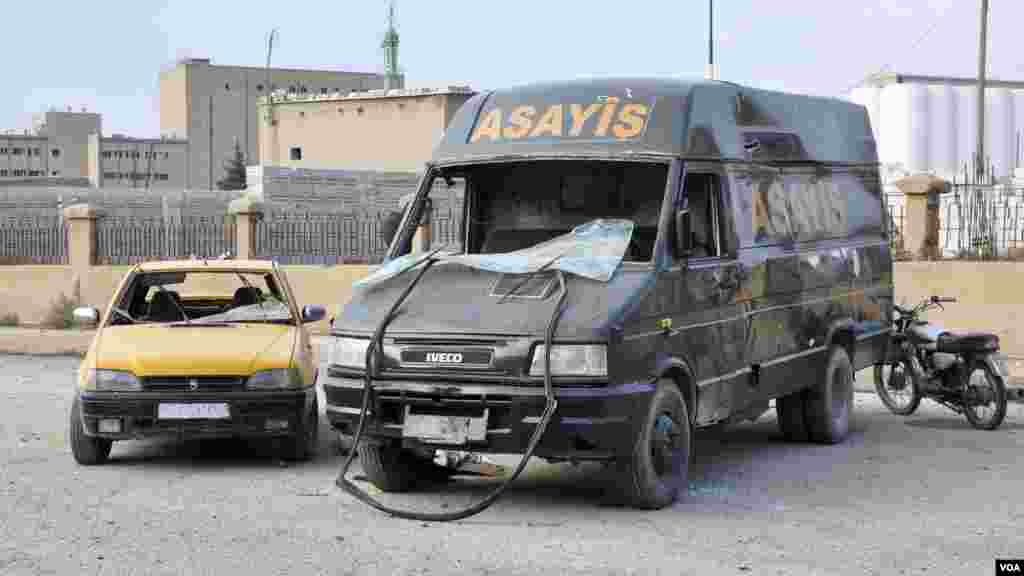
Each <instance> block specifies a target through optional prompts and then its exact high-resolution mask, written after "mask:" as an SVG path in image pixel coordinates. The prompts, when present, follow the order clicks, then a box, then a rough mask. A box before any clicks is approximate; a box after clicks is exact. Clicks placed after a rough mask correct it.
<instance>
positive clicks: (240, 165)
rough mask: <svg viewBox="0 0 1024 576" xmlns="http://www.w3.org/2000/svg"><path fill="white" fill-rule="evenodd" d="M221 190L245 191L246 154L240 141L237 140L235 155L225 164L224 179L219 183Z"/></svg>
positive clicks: (218, 186)
mask: <svg viewBox="0 0 1024 576" xmlns="http://www.w3.org/2000/svg"><path fill="white" fill-rule="evenodd" d="M217 188H219V189H220V190H245V188H246V182H245V154H243V153H242V146H241V145H239V143H238V139H237V138H236V139H235V153H234V156H233V157H232V158H229V159H228V160H227V161H225V162H224V178H223V179H221V180H219V181H218V182H217Z"/></svg>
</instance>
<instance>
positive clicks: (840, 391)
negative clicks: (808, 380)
mask: <svg viewBox="0 0 1024 576" xmlns="http://www.w3.org/2000/svg"><path fill="white" fill-rule="evenodd" d="M853 378H854V374H853V363H852V362H851V361H850V355H849V353H848V352H847V351H846V349H845V348H843V347H842V346H832V347H831V348H830V349H829V352H828V360H827V361H826V363H825V373H824V374H823V375H822V377H821V378H820V379H819V380H818V382H817V383H816V384H815V385H814V386H812V387H811V388H810V389H809V390H807V397H806V400H805V402H804V419H805V420H806V422H807V432H808V435H809V436H810V439H811V441H812V442H817V443H819V444H838V443H840V442H842V441H843V440H844V439H845V438H846V435H847V434H848V433H849V431H850V418H851V415H852V413H853Z"/></svg>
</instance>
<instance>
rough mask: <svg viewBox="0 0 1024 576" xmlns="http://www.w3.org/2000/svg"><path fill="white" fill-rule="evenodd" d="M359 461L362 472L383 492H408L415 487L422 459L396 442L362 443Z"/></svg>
mask: <svg viewBox="0 0 1024 576" xmlns="http://www.w3.org/2000/svg"><path fill="white" fill-rule="evenodd" d="M358 450H359V463H360V465H362V467H363V474H365V475H366V479H367V480H369V481H370V484H373V485H374V486H376V487H377V488H378V489H380V490H381V491H384V492H408V491H409V490H412V489H413V488H415V487H416V483H417V476H418V472H420V470H421V469H422V466H423V461H422V459H421V458H418V457H417V456H416V455H415V454H413V453H412V452H410V451H409V450H405V449H403V448H402V447H401V446H400V445H398V444H373V443H369V442H364V443H362V444H361V445H360V446H359V448H358Z"/></svg>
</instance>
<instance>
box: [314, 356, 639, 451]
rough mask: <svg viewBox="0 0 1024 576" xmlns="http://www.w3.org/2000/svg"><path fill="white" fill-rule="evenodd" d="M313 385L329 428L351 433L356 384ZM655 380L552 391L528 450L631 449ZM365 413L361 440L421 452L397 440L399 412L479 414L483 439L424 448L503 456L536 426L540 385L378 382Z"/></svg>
mask: <svg viewBox="0 0 1024 576" xmlns="http://www.w3.org/2000/svg"><path fill="white" fill-rule="evenodd" d="M319 383H320V385H321V386H322V387H323V390H324V395H325V397H326V398H327V405H326V413H327V419H328V420H329V421H330V423H331V426H332V427H333V428H335V429H336V430H339V431H341V432H342V433H344V434H354V433H355V430H356V427H357V426H358V424H359V414H360V409H361V408H362V400H363V381H362V380H361V379H357V378H347V377H339V376H336V375H328V374H327V371H326V370H321V371H320V378H319ZM654 388H655V383H654V382H649V383H632V384H620V385H611V386H561V387H560V386H556V387H555V388H554V393H555V398H556V399H557V400H558V409H557V411H556V412H555V414H554V415H553V416H552V418H551V421H550V423H549V424H548V428H547V430H546V431H545V433H544V436H543V437H542V438H541V440H540V443H539V444H538V446H537V449H536V451H535V455H536V456H540V457H543V458H548V459H552V460H561V459H564V460H610V459H613V458H616V457H619V456H621V455H624V454H628V453H629V451H630V450H631V449H632V439H633V438H635V430H634V427H635V426H637V425H638V423H639V422H642V418H639V417H638V415H641V414H644V413H645V412H646V410H647V407H648V405H649V401H650V398H651V396H652V394H653V393H654ZM373 390H374V395H373V397H372V398H371V405H370V410H369V411H370V414H368V415H367V422H366V428H365V430H364V435H365V436H367V437H369V438H375V439H379V440H388V439H392V440H402V441H403V443H404V444H405V445H407V446H410V447H424V446H428V445H427V444H423V443H422V442H421V441H419V440H418V439H416V438H412V437H404V436H403V421H404V418H405V414H406V409H407V407H410V406H411V407H413V408H414V409H415V410H416V412H417V413H422V414H439V415H465V416H469V417H481V416H482V415H484V414H486V416H487V421H486V438H485V440H482V441H477V442H472V441H471V442H469V443H467V444H458V445H445V444H436V443H431V444H429V447H437V448H450V449H457V450H468V451H474V452H489V453H503V454H522V453H523V452H525V451H526V449H527V447H528V445H529V442H530V437H531V436H532V435H533V433H534V431H535V430H536V427H537V426H538V425H539V423H540V419H541V416H542V414H543V412H544V406H545V404H546V398H545V395H544V387H543V386H535V385H533V386H522V385H494V384H479V383H471V384H467V383H464V382H434V381H412V380H386V381H384V380H381V381H375V382H374V384H373Z"/></svg>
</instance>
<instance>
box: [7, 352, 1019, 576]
mask: <svg viewBox="0 0 1024 576" xmlns="http://www.w3.org/2000/svg"><path fill="white" fill-rule="evenodd" d="M76 366H77V359H75V358H69V357H45V358H39V357H31V356H0V373H2V374H4V377H5V378H4V383H3V385H2V386H0V573H2V574H19V575H20V574H130V573H138V574H143V573H145V574H163V573H166V574H184V573H189V574H231V573H253V574H284V573H302V574H307V573H308V574H314V573H324V574H326V573H330V574H398V573H413V574H415V573H465V574H487V573H495V574H497V573H500V574H540V573H546V574H563V573H564V574H588V575H593V574H613V573H614V574H627V573H636V574H659V573H663V574H697V573H700V574H712V573H725V574H737V573H738V574H991V573H993V559H994V558H996V557H1021V556H1024V534H1022V533H1021V529H1020V526H1021V525H1022V522H1024V504H1021V499H1020V494H1021V487H1022V486H1024V467H1021V465H1020V463H1019V462H1020V461H1021V459H1020V455H1021V450H1022V448H1024V410H1022V406H1020V405H1011V413H1010V415H1009V416H1008V418H1007V422H1006V424H1004V426H1003V428H1001V429H1000V430H997V431H994V432H980V431H975V430H972V429H970V428H969V427H968V426H967V423H966V421H965V420H964V419H963V418H962V417H960V416H957V415H956V414H953V413H951V412H948V411H946V410H945V409H942V408H939V407H937V406H935V405H933V404H930V403H927V402H926V403H925V404H924V405H923V406H922V408H921V410H919V412H918V414H915V415H914V416H912V417H910V418H905V419H904V418H899V417H896V416H893V415H891V414H889V413H887V412H886V411H884V409H883V408H882V407H881V406H880V404H879V403H878V402H877V400H876V399H875V398H874V397H873V396H870V395H866V394H863V395H858V398H857V416H856V420H855V425H854V428H855V431H854V433H853V435H852V437H851V438H850V439H849V441H848V442H847V443H846V444H844V445H841V446H833V447H827V446H813V445H790V444H786V443H783V442H782V441H781V439H780V436H779V434H778V432H777V430H776V427H775V419H774V416H773V414H772V413H769V414H766V415H765V416H763V417H762V419H761V420H759V421H758V422H756V423H752V424H746V425H742V426H738V427H736V428H734V429H731V430H727V431H725V432H721V433H703V434H700V435H699V436H698V440H697V449H698V460H697V465H696V468H695V470H694V472H693V482H692V484H691V490H690V494H689V495H688V496H687V497H686V498H685V499H684V500H683V501H681V502H679V503H678V504H677V505H676V506H675V507H673V508H672V509H668V510H663V511H659V512H639V511H634V510H630V509H623V508H616V507H609V506H604V505H601V504H600V498H599V495H600V486H601V483H600V478H601V476H600V474H599V473H598V472H597V471H596V470H595V469H593V468H590V467H580V468H573V467H571V466H568V465H559V466H552V465H546V464H538V465H536V466H532V467H531V468H529V469H528V471H527V473H526V474H525V477H523V478H521V479H520V480H518V481H517V482H516V483H515V484H514V485H513V487H512V489H511V490H510V492H509V493H508V494H507V496H506V497H505V498H504V499H502V500H500V501H499V502H498V503H497V504H496V505H495V506H494V507H492V508H491V509H489V510H487V511H486V512H484V513H483V514H481V515H479V516H476V517H473V518H471V519H468V520H465V521H463V522H461V523H456V524H444V525H440V524H422V523H419V522H408V521H402V520H396V519H391V518H388V517H386V516H384V515H381V514H379V513H377V512H375V511H373V510H371V509H369V508H367V507H365V506H364V505H362V504H360V503H358V502H356V501H354V500H353V499H352V498H350V497H348V496H347V495H345V494H343V493H341V492H340V491H339V490H338V489H337V488H335V487H334V484H333V481H334V476H335V474H336V472H337V469H338V467H339V465H340V463H341V456H340V455H339V454H338V453H337V451H336V450H333V449H332V448H333V446H332V445H331V444H330V442H329V439H328V437H327V436H328V435H327V434H326V432H327V430H326V429H323V430H322V431H323V432H324V434H323V437H324V442H323V446H322V448H321V455H320V456H319V457H318V458H317V459H316V460H315V461H313V462H311V463H308V464H303V465H297V466H291V467H281V466H280V465H279V464H278V463H277V461H276V460H275V459H274V458H273V457H272V452H270V451H269V449H268V448H269V447H267V446H261V445H254V446H246V445H244V444H239V443H232V442H208V443H201V444H199V443H192V444H171V443H165V442H159V443H158V442H130V443H122V444H117V445H115V447H114V452H113V461H112V462H111V463H110V464H108V465H106V466H102V467H93V468H85V467H79V466H77V465H75V464H74V461H73V460H72V457H71V454H70V449H69V447H68V445H67V440H66V437H67V415H68V409H69V407H70V403H71V394H72V385H73V380H72V378H73V372H74V370H75V368H76ZM512 463H514V461H512ZM355 473H356V474H358V470H357V471H356V472H355ZM485 488H486V486H484V485H482V484H481V483H479V481H478V482H476V483H471V482H469V481H465V480H460V481H458V482H456V483H455V484H454V485H451V486H448V487H445V488H439V489H435V490H433V491H432V492H431V493H429V494H421V495H418V496H415V497H403V498H399V499H393V502H397V503H401V504H405V505H418V506H421V507H422V506H426V505H429V506H431V507H433V508H434V509H441V508H442V507H448V509H453V508H455V507H457V506H462V505H464V504H466V503H467V502H468V501H469V500H470V499H472V498H474V497H477V496H479V495H480V494H481V491H482V490H483V489H485ZM236 571H239V572H236ZM241 571H245V572H241Z"/></svg>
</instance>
